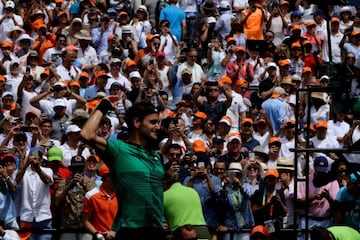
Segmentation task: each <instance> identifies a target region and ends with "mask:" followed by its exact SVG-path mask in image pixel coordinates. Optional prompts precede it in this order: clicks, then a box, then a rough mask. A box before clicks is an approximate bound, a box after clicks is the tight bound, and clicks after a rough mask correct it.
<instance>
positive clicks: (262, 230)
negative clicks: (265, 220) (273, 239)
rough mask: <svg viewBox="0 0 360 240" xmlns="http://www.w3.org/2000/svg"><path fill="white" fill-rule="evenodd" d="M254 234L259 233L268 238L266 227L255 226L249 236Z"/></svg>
mask: <svg viewBox="0 0 360 240" xmlns="http://www.w3.org/2000/svg"><path fill="white" fill-rule="evenodd" d="M255 233H261V234H263V235H264V236H266V237H269V236H270V233H269V230H268V229H267V227H265V226H263V225H257V226H255V227H254V228H253V229H252V230H251V236H252V235H254V234H255Z"/></svg>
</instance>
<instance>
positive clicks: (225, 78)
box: [219, 76, 232, 84]
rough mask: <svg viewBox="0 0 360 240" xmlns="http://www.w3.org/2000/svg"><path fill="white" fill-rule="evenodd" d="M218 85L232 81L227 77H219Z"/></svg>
mask: <svg viewBox="0 0 360 240" xmlns="http://www.w3.org/2000/svg"><path fill="white" fill-rule="evenodd" d="M219 83H221V84H224V83H230V84H231V83H232V81H231V78H230V77H228V76H223V77H221V78H220V79H219Z"/></svg>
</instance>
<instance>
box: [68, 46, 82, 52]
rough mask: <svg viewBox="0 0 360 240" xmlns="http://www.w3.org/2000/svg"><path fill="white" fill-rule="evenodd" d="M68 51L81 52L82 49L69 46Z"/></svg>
mask: <svg viewBox="0 0 360 240" xmlns="http://www.w3.org/2000/svg"><path fill="white" fill-rule="evenodd" d="M65 49H66V51H79V50H80V48H78V47H76V46H74V45H68V46H67V47H66V48H65Z"/></svg>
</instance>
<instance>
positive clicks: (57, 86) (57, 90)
mask: <svg viewBox="0 0 360 240" xmlns="http://www.w3.org/2000/svg"><path fill="white" fill-rule="evenodd" d="M53 89H54V92H60V91H62V90H63V87H62V86H60V85H55V86H54V87H53Z"/></svg>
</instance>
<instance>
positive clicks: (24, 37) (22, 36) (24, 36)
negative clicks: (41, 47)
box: [15, 33, 34, 47]
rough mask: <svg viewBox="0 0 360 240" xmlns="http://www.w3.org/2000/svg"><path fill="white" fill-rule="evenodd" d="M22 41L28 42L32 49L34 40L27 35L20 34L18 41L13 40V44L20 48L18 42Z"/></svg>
mask: <svg viewBox="0 0 360 240" xmlns="http://www.w3.org/2000/svg"><path fill="white" fill-rule="evenodd" d="M23 40H28V41H30V47H32V45H34V39H33V38H32V37H30V36H29V35H28V34H26V33H24V34H21V36H20V37H18V39H16V40H15V44H16V45H18V46H20V42H21V41H23Z"/></svg>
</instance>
